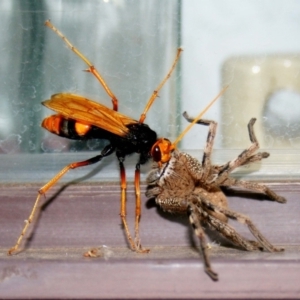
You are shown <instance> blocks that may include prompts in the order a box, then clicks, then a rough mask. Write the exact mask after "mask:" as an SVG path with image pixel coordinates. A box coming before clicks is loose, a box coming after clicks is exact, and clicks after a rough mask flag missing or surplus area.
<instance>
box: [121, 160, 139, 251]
mask: <svg viewBox="0 0 300 300" xmlns="http://www.w3.org/2000/svg"><path fill="white" fill-rule="evenodd" d="M119 164H120V177H121V207H120V217H121V220H122V224H123V226H124V230H125V234H126V237H127V240H128V242H129V244H130V248H131V250H133V251H137V252H139V249H137V247H136V245H135V244H134V242H133V239H132V237H131V234H130V231H129V227H128V224H127V220H126V189H127V184H126V172H125V167H124V164H123V160H121V159H119Z"/></svg>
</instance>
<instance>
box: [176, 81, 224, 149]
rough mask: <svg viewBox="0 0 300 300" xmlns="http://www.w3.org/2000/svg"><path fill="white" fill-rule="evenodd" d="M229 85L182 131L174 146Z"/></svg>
mask: <svg viewBox="0 0 300 300" xmlns="http://www.w3.org/2000/svg"><path fill="white" fill-rule="evenodd" d="M227 88H228V85H227V86H225V87H224V88H223V89H222V90H221V91H220V93H219V94H218V95H217V96H216V97H215V98H214V99H213V100H211V101H210V103H209V104H208V105H207V106H206V107H205V108H204V109H203V110H202V111H201V112H200V114H199V115H198V116H197V117H196V118H195V119H194V120H193V122H191V123H190V124H189V125H188V126H187V127H186V128H185V129H184V130H183V131H182V133H181V134H180V135H179V136H178V137H177V139H176V140H175V142H174V143H173V146H174V148H175V147H176V145H177V144H178V142H179V141H180V140H181V139H182V138H183V137H184V135H185V134H186V133H187V132H188V131H189V130H190V129H191V128H192V126H193V125H194V124H195V123H197V122H198V121H199V120H200V119H201V117H202V116H203V115H204V114H205V113H206V112H207V111H208V109H209V108H210V107H211V106H212V105H213V104H214V103H215V102H216V101H217V99H218V98H219V97H220V96H222V95H223V94H224V93H225V91H226V90H227Z"/></svg>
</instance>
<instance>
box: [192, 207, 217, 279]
mask: <svg viewBox="0 0 300 300" xmlns="http://www.w3.org/2000/svg"><path fill="white" fill-rule="evenodd" d="M198 211H199V208H198V209H197V207H196V206H195V204H193V203H191V204H189V205H188V209H187V213H188V217H189V221H190V223H191V225H192V227H193V229H194V232H195V234H196V236H197V237H198V238H199V240H200V247H201V252H202V255H203V260H204V266H205V272H206V273H207V275H208V276H209V277H210V278H211V279H212V280H213V281H217V280H218V274H217V273H216V272H214V271H213V270H212V268H211V265H210V262H209V258H208V253H207V243H206V238H205V233H204V230H203V228H202V226H201V222H200V220H201V215H200V214H198V213H197V212H198Z"/></svg>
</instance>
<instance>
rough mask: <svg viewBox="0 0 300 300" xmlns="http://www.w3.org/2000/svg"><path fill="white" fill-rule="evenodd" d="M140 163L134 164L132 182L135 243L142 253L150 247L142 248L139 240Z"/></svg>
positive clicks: (146, 251)
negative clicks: (133, 185) (133, 189)
mask: <svg viewBox="0 0 300 300" xmlns="http://www.w3.org/2000/svg"><path fill="white" fill-rule="evenodd" d="M140 178H141V175H140V164H137V165H136V168H135V176H134V183H135V225H134V226H135V227H134V231H135V238H134V241H135V244H136V246H137V248H138V249H140V250H141V252H143V253H148V252H149V251H150V249H143V248H142V245H141V241H140V234H139V224H140V219H141V188H140Z"/></svg>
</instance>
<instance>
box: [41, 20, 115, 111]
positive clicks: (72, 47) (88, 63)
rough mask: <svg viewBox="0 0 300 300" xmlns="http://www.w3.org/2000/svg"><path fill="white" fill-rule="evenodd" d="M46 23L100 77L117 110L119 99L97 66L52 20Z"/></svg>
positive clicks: (88, 70) (91, 71)
mask: <svg viewBox="0 0 300 300" xmlns="http://www.w3.org/2000/svg"><path fill="white" fill-rule="evenodd" d="M45 25H46V26H47V27H49V28H50V29H52V30H53V31H54V32H55V33H56V34H57V35H58V36H59V37H60V38H62V40H63V41H64V42H65V43H66V44H67V45H68V46H69V48H70V49H71V50H72V51H73V52H74V53H75V54H76V55H78V56H79V57H80V58H81V59H82V60H83V61H84V62H85V63H86V64H87V65H88V67H89V68H88V69H87V70H86V71H87V72H90V73H92V74H93V75H94V76H95V77H96V78H97V79H98V81H99V82H100V84H101V85H102V86H103V88H104V90H105V91H106V93H107V94H108V95H109V97H110V98H111V101H112V104H113V110H115V111H117V110H118V99H117V98H116V96H115V95H114V94H113V92H112V91H111V90H110V88H109V87H108V85H107V83H106V82H105V80H104V79H103V78H102V76H101V75H100V74H99V72H98V71H97V70H96V68H95V67H94V66H93V64H92V63H91V62H90V61H89V60H88V59H87V58H86V57H85V56H84V55H83V54H82V53H81V52H80V51H79V50H78V49H77V48H75V47H74V46H73V45H72V44H71V43H70V41H69V40H68V39H67V38H66V37H65V36H64V35H63V34H62V33H61V32H60V31H59V30H58V29H57V28H56V27H55V26H53V24H52V23H51V22H50V20H47V21H46V22H45Z"/></svg>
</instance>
